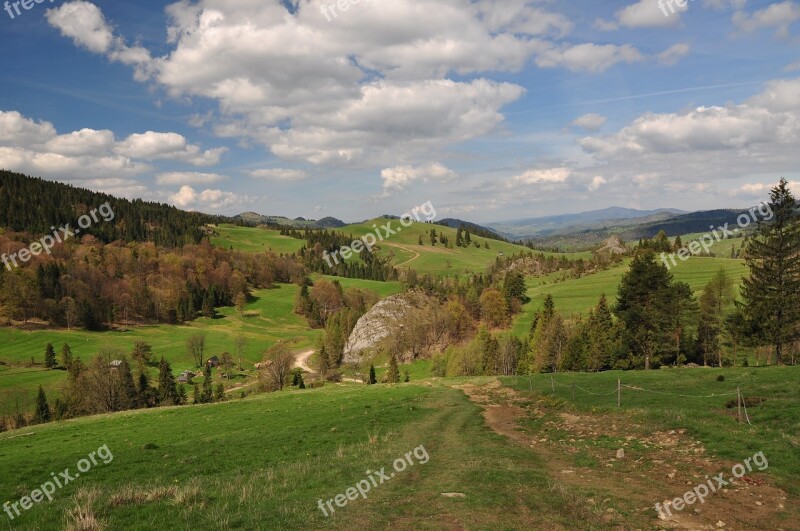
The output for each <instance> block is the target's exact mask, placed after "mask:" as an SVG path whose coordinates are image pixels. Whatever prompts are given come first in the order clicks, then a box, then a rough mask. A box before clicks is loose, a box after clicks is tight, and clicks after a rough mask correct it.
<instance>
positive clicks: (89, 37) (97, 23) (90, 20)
mask: <svg viewBox="0 0 800 531" xmlns="http://www.w3.org/2000/svg"><path fill="white" fill-rule="evenodd" d="M47 21H48V22H49V23H50V24H51V25H52V26H55V27H57V28H58V29H59V30H61V34H62V35H64V36H65V37H69V38H71V39H72V40H73V41H74V42H75V44H76V45H78V46H82V47H84V48H86V49H88V50H90V51H92V52H95V53H107V52H108V51H110V50H111V47H112V45H113V44H114V34H113V32H112V31H111V27H110V26H109V25H108V23H107V22H106V19H105V17H104V16H103V13H102V11H100V9H99V8H98V7H97V6H96V5H94V4H92V3H90V2H83V1H78V2H68V3H66V4H64V5H62V6H61V7H59V8H57V9H48V10H47Z"/></svg>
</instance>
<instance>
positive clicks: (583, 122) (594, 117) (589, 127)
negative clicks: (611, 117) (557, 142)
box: [571, 113, 608, 131]
mask: <svg viewBox="0 0 800 531" xmlns="http://www.w3.org/2000/svg"><path fill="white" fill-rule="evenodd" d="M606 120H608V118H606V117H605V116H602V115H600V114H594V113H590V114H584V115H583V116H579V117H578V118H576V119H575V120H573V121H572V124H571V125H573V126H575V127H580V128H581V129H585V130H586V131H598V130H599V129H600V128H602V127H603V126H604V125H605V123H606Z"/></svg>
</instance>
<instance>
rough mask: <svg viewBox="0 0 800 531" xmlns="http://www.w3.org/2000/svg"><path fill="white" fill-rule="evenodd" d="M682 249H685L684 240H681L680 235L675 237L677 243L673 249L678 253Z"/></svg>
mask: <svg viewBox="0 0 800 531" xmlns="http://www.w3.org/2000/svg"><path fill="white" fill-rule="evenodd" d="M681 249H683V240H681V237H680V235H678V236H676V237H675V245H674V246H673V247H672V250H673V251H674V252H676V253H677V252H678V251H680V250H681Z"/></svg>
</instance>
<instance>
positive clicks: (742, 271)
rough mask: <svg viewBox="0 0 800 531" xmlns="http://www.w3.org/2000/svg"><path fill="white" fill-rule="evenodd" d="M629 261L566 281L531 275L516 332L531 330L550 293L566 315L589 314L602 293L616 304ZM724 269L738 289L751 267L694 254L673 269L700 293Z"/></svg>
mask: <svg viewBox="0 0 800 531" xmlns="http://www.w3.org/2000/svg"><path fill="white" fill-rule="evenodd" d="M628 264H629V262H628V261H626V262H625V263H623V264H620V265H618V266H616V267H613V268H611V269H609V270H607V271H601V272H599V273H596V274H593V275H588V276H584V277H581V278H578V279H569V280H567V281H562V282H557V281H556V280H557V279H558V277H559V276H560V275H550V277H547V278H544V277H542V278H528V279H527V285H528V296H529V297H530V298H531V302H529V303H528V304H526V305H525V306H524V309H523V311H522V312H521V313H519V314H518V315H517V316H516V317H515V319H514V324H513V328H512V329H513V332H514V333H515V334H516V335H523V334H527V333H528V329H529V328H530V324H531V322H532V321H533V315H534V313H535V312H536V311H537V310H540V309H541V308H542V305H543V304H544V299H545V297H547V295H548V294H550V295H552V296H553V299H554V300H555V303H556V308H557V309H558V310H560V311H561V312H562V313H563V314H564V316H565V317H570V316H574V315H585V314H587V313H588V312H589V310H590V309H591V308H593V307H594V306H597V302H598V301H599V300H600V296H601V295H603V294H604V293H605V295H606V297H608V299H609V302H612V303H613V301H614V300H615V298H616V294H617V288H618V287H619V282H620V280H621V279H622V275H624V274H625V273H626V272H627V271H628ZM720 268H724V269H725V271H726V272H727V273H728V275H729V277H730V278H731V279H733V281H734V282H735V284H736V286H737V288H738V286H739V285H740V284H741V279H742V278H743V277H744V276H745V275H746V274H747V267H746V266H745V264H744V261H742V260H730V259H725V258H702V257H692V258H690V259H689V260H687V261H686V262H680V261H679V262H678V265H677V266H676V267H673V268H672V269H671V272H672V274H673V276H674V277H675V280H677V281H680V282H686V283H687V284H689V286H690V287H691V288H692V290H694V292H695V294H696V295H698V296H699V294H700V292H701V291H702V290H703V287H705V285H706V284H707V283H708V282H709V281H710V280H711V278H712V277H713V276H714V275H715V274H716V273H717V271H719V269H720Z"/></svg>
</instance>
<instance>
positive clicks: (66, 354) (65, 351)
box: [61, 343, 72, 369]
mask: <svg viewBox="0 0 800 531" xmlns="http://www.w3.org/2000/svg"><path fill="white" fill-rule="evenodd" d="M70 365H72V349H71V348H70V346H69V343H64V346H63V347H61V366H62V367H64V368H65V369H69V366H70Z"/></svg>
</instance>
